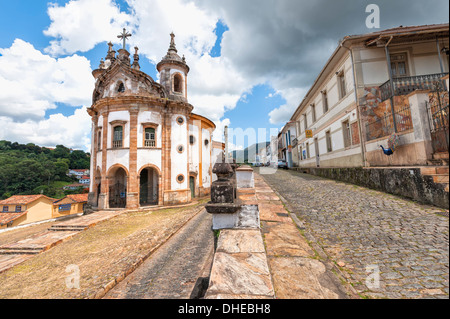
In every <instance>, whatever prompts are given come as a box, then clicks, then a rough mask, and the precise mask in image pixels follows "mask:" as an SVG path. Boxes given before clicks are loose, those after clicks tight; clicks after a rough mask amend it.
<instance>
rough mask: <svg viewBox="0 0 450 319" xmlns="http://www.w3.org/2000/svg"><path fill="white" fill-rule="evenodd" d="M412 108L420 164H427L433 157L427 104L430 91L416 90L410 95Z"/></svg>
mask: <svg viewBox="0 0 450 319" xmlns="http://www.w3.org/2000/svg"><path fill="white" fill-rule="evenodd" d="M408 100H409V104H410V107H411V120H412V123H413V127H414V140H415V143H419V144H418V146H417V147H416V156H417V160H418V164H423V165H426V164H427V160H428V159H431V158H432V157H433V146H432V144H431V130H430V123H429V118H428V110H427V103H426V102H428V100H429V91H419V90H416V91H414V92H412V93H410V94H409V95H408Z"/></svg>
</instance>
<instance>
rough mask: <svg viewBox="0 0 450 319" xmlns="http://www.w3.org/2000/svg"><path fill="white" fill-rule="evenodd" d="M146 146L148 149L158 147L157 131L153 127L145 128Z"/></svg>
mask: <svg viewBox="0 0 450 319" xmlns="http://www.w3.org/2000/svg"><path fill="white" fill-rule="evenodd" d="M144 138H145V140H144V145H145V147H147V148H154V147H156V131H155V129H154V128H153V127H147V128H145V137H144Z"/></svg>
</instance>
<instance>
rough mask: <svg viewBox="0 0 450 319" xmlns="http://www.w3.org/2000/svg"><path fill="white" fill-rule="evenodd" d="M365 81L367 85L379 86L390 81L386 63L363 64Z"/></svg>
mask: <svg viewBox="0 0 450 319" xmlns="http://www.w3.org/2000/svg"><path fill="white" fill-rule="evenodd" d="M362 72H363V81H364V83H365V84H366V85H377V84H382V83H384V82H386V81H387V80H388V79H389V75H388V70H387V64H386V61H384V60H383V61H374V62H366V63H363V64H362Z"/></svg>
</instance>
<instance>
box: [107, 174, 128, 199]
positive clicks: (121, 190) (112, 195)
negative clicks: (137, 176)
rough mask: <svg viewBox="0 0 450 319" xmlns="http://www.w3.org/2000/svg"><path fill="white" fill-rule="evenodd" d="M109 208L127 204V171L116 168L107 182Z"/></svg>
mask: <svg viewBox="0 0 450 319" xmlns="http://www.w3.org/2000/svg"><path fill="white" fill-rule="evenodd" d="M108 195H109V208H125V207H126V206H127V173H126V172H125V170H124V169H123V168H120V167H119V168H117V169H116V170H115V171H114V172H113V174H112V176H110V183H109V194H108Z"/></svg>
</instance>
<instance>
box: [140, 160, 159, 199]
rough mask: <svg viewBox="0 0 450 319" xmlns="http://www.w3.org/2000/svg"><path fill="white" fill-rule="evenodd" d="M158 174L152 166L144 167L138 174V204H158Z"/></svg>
mask: <svg viewBox="0 0 450 319" xmlns="http://www.w3.org/2000/svg"><path fill="white" fill-rule="evenodd" d="M158 195H159V176H158V172H157V171H156V170H155V169H154V168H151V167H150V168H144V169H143V170H142V171H141V174H140V175H139V205H140V206H155V205H158Z"/></svg>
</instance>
